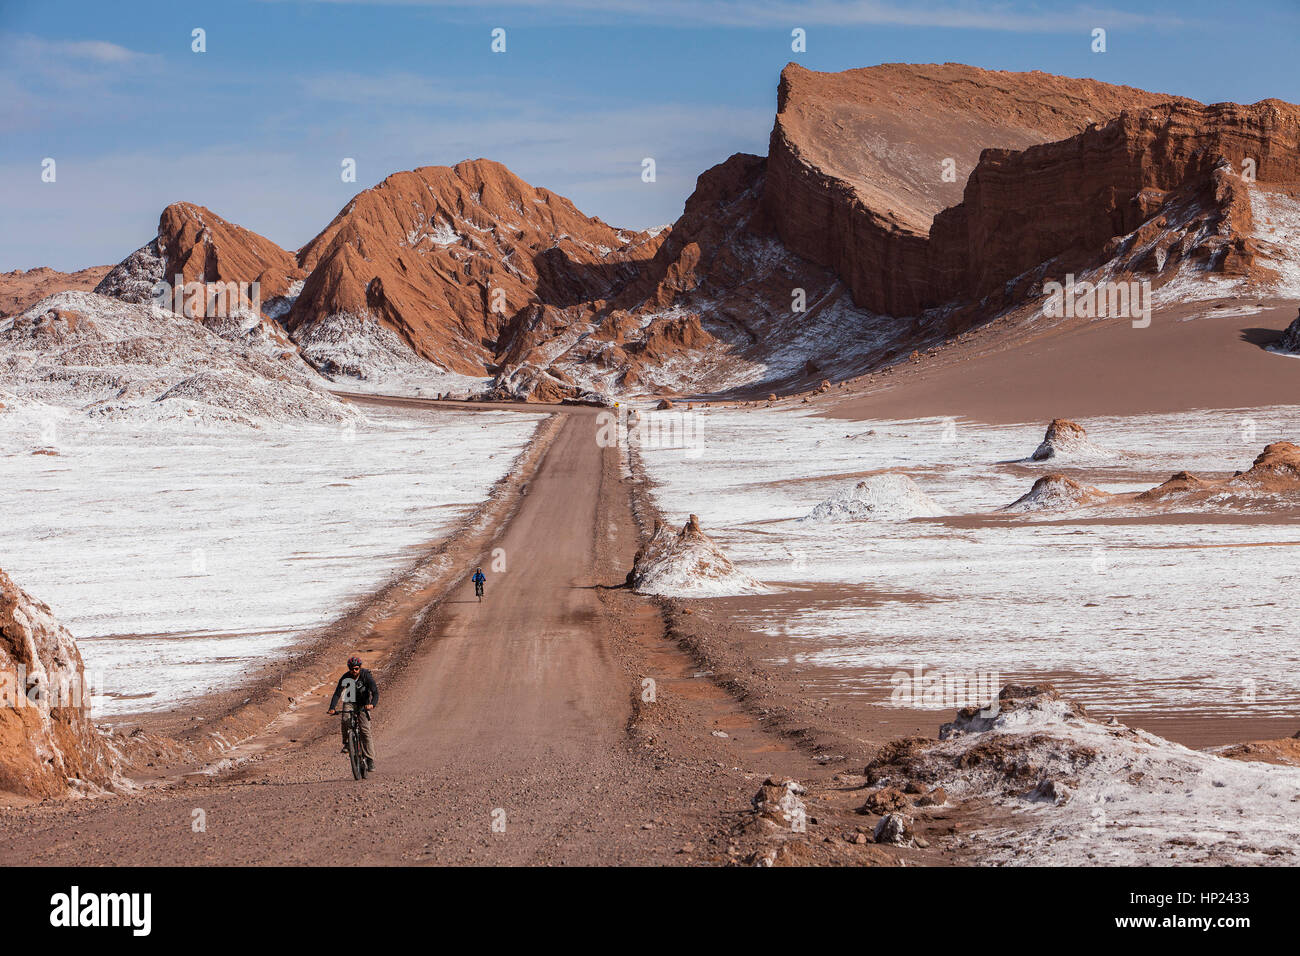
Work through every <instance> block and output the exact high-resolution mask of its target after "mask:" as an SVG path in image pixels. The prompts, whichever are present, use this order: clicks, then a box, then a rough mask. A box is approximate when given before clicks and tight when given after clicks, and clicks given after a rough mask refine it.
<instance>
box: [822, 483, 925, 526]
mask: <svg viewBox="0 0 1300 956" xmlns="http://www.w3.org/2000/svg"><path fill="white" fill-rule="evenodd" d="M943 513H944V512H943V509H942V508H940V507H939V506H938V505H937V504H935V502H934V499H932V498H931V497H930V496H929V495H927V494H926V493H925V492H924V491H922V490H921V489H920V488H919V487H918V486H917V484H916V482H914V481H913V480H912V479H911V478H909V477H908V476H907V475H900V474H892V473H887V474H883V475H868V476H867V477H866V478H863V479H862V480H861V481H859V482H858V483H857V484H856V485H854V486H853V487H852V488H849V489H847V490H845V491H841V492H839V493H838V494H836V495H835V496H834V497H832V498H827V499H826V500H825V501H823V502H822V503H821V504H819V505H817V507H815V508H813V510H812V511H810V512H808V515H807V517H805V518H803V519H801V520H803V521H860V520H863V519H869V518H876V519H880V520H886V521H889V520H900V519H906V518H922V517H930V518H932V517H935V516H938V515H941V514H943Z"/></svg>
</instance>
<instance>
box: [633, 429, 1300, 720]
mask: <svg viewBox="0 0 1300 956" xmlns="http://www.w3.org/2000/svg"><path fill="white" fill-rule="evenodd" d="M1045 411H1047V412H1048V414H1050V412H1051V410H1045ZM696 414H697V415H700V416H702V418H703V425H704V427H703V428H702V429H699V430H698V431H699V433H700V434H701V435H702V436H703V437H702V441H701V442H699V443H697V444H695V445H693V446H692V447H690V448H666V447H661V448H645V449H642V451H641V457H642V460H643V461H644V463H645V466H646V470H647V472H648V475H649V477H650V478H651V479H653V481H654V482H655V483H656V485H655V486H654V487H653V490H652V494H653V497H654V500H655V501H656V503H657V504H658V506H659V508H660V510H661V511H662V512H663V513H664V515H665V518H666V519H667V520H669V521H670V522H673V523H680V522H681V521H683V520H684V519H685V517H686V515H687V514H688V513H692V512H693V513H696V514H698V515H699V516H700V520H701V522H702V523H703V525H704V527H706V528H708V529H709V533H710V534H711V535H712V536H713V538H714V539H715V540H716V541H717V542H718V544H719V546H720V547H722V548H723V550H724V551H726V553H727V554H728V555H729V556H730V558H731V559H732V560H733V561H734V562H735V563H736V564H737V566H739V567H741V568H743V569H745V571H746V572H747V573H749V574H751V575H752V576H754V577H755V578H757V579H759V580H761V581H763V582H765V583H767V584H768V585H770V586H774V587H776V588H778V589H784V590H787V591H788V590H791V589H795V590H799V589H804V588H807V587H811V586H820V587H821V588H822V590H821V591H820V592H819V594H818V596H817V597H816V598H815V599H810V600H809V601H808V602H807V603H806V604H805V605H804V606H799V605H798V604H795V606H793V607H792V606H791V602H790V600H789V595H785V596H783V597H782V598H774V599H773V602H777V601H779V602H780V609H779V611H777V610H774V609H773V608H774V607H775V604H772V605H770V606H769V604H768V602H764V601H763V600H760V599H748V600H746V601H745V602H744V603H743V604H739V605H738V606H737V607H736V608H735V609H734V610H735V613H737V614H738V615H739V618H740V621H741V623H743V624H745V625H747V626H749V627H752V628H754V629H756V630H759V631H763V632H767V633H771V634H775V635H784V636H788V637H789V638H791V639H792V640H793V642H794V644H793V648H794V650H793V652H792V655H791V657H790V663H792V664H794V665H795V666H825V667H830V668H834V669H836V670H837V671H838V672H839V673H841V674H842V675H843V676H842V678H841V679H839V680H837V681H834V682H833V686H831V687H828V689H831V690H843V689H849V690H855V691H858V692H861V693H863V694H865V695H866V696H867V697H868V698H869V699H873V700H877V701H880V702H887V701H888V700H889V699H890V695H891V691H892V685H891V684H890V681H889V677H890V675H891V674H893V673H895V672H898V671H907V672H911V671H912V669H913V668H914V667H916V666H918V665H922V666H924V667H926V668H932V669H938V670H940V671H947V672H958V673H977V672H978V673H986V674H987V673H1000V674H1002V675H1003V676H1004V677H1008V676H1010V675H1012V674H1023V673H1026V672H1032V673H1042V672H1062V673H1066V674H1069V675H1071V676H1070V677H1069V678H1068V680H1063V684H1062V686H1063V690H1067V691H1068V692H1069V694H1070V695H1071V696H1074V697H1079V698H1081V699H1083V700H1084V702H1085V703H1088V704H1094V703H1096V704H1099V705H1101V706H1104V707H1106V708H1108V709H1123V710H1124V711H1127V712H1135V711H1152V712H1157V713H1160V714H1165V715H1171V714H1176V713H1180V712H1196V713H1204V714H1225V715H1232V716H1260V717H1262V716H1292V715H1293V714H1294V706H1293V704H1294V701H1295V699H1296V697H1297V696H1300V649H1298V648H1297V647H1296V644H1295V641H1294V637H1293V635H1292V634H1291V633H1290V624H1289V614H1288V612H1287V610H1286V608H1287V605H1286V603H1285V595H1287V594H1290V593H1292V592H1293V590H1294V581H1293V578H1294V566H1295V560H1296V556H1297V554H1300V551H1297V548H1298V547H1300V529H1297V527H1296V525H1295V524H1294V523H1293V522H1289V521H1276V520H1275V521H1272V522H1270V521H1268V520H1260V519H1261V517H1263V518H1267V515H1268V514H1270V513H1275V512H1269V511H1267V510H1266V509H1267V508H1275V507H1276V506H1277V504H1278V502H1277V500H1276V499H1273V500H1271V501H1270V500H1269V499H1267V498H1260V499H1259V500H1257V501H1254V502H1253V503H1252V502H1250V501H1247V500H1245V499H1243V498H1242V497H1241V496H1240V495H1237V496H1235V497H1234V498H1233V500H1227V499H1224V500H1221V501H1218V502H1215V501H1209V502H1204V501H1202V502H1189V503H1185V504H1184V503H1180V502H1177V501H1174V502H1170V503H1167V504H1162V505H1161V506H1160V509H1154V510H1153V508H1152V507H1151V506H1149V505H1141V504H1133V503H1129V504H1124V505H1118V506H1109V505H1107V506H1104V507H1101V511H1100V512H1097V511H1096V509H1093V508H1089V509H1086V514H1084V515H1081V516H1080V519H1076V518H1075V516H1074V515H1071V514H1068V513H1067V514H1065V515H1062V514H1061V513H1054V512H1031V513H1026V514H1022V515H1017V516H1016V518H1015V519H1013V520H1008V519H1007V518H1006V517H991V516H993V515H995V514H996V512H997V511H998V509H999V508H1002V507H1003V506H1005V505H1006V504H1007V503H1008V502H1012V501H1015V500H1016V499H1017V498H1019V497H1021V496H1022V495H1024V494H1025V490H1026V484H1027V482H1030V481H1032V480H1033V479H1034V478H1035V477H1039V476H1042V475H1044V474H1047V473H1049V469H1050V471H1051V472H1057V471H1061V470H1062V469H1063V468H1064V469H1065V470H1067V471H1069V473H1070V474H1071V475H1072V476H1074V477H1075V478H1076V479H1077V480H1080V481H1083V482H1084V483H1086V484H1089V485H1095V486H1096V487H1098V488H1100V489H1102V490H1103V491H1107V492H1112V493H1132V492H1140V491H1145V490H1146V489H1149V488H1151V487H1152V486H1154V485H1156V484H1158V483H1160V482H1162V481H1164V480H1165V479H1166V478H1168V477H1169V476H1170V475H1171V474H1173V473H1174V472H1176V471H1178V470H1180V469H1183V468H1187V469H1190V470H1193V471H1195V472H1197V473H1199V474H1204V475H1207V476H1220V477H1226V476H1227V475H1230V474H1231V473H1232V472H1233V471H1235V470H1237V469H1244V468H1246V467H1249V465H1250V463H1251V461H1252V460H1253V459H1254V458H1255V456H1256V455H1257V454H1259V452H1260V450H1261V448H1263V446H1264V445H1265V444H1267V443H1269V442H1272V441H1275V440H1278V439H1282V438H1292V437H1294V436H1295V435H1297V434H1300V408H1296V407H1292V406H1287V407H1277V408H1254V409H1235V410H1233V409H1228V410H1220V411H1198V412H1191V413H1186V414H1179V415H1159V416H1149V415H1141V416H1134V417H1132V418H1095V419H1089V420H1088V421H1087V423H1086V424H1087V428H1088V431H1089V434H1090V435H1091V436H1093V437H1094V438H1095V440H1096V441H1097V442H1098V443H1099V444H1104V446H1105V447H1106V448H1108V449H1110V450H1112V451H1113V452H1114V456H1113V457H1112V458H1110V459H1107V460H1105V461H1100V462H1093V463H1089V464H1088V465H1087V467H1086V469H1083V470H1077V471H1076V470H1072V469H1071V463H1070V462H1069V460H1068V459H1067V460H1064V461H1056V462H1043V463H1036V462H1028V463H1027V462H1024V461H1023V460H1022V459H1021V456H1023V455H1024V453H1025V449H1026V448H1033V447H1034V446H1035V443H1036V442H1038V440H1039V439H1040V438H1041V437H1042V434H1043V431H1042V430H1043V424H1042V420H1039V421H1037V422H1030V423H1025V424H1021V425H1005V426H989V425H980V424H973V423H967V422H964V421H959V420H956V419H924V420H913V421H888V422H847V421H838V420H831V419H824V418H820V417H818V416H816V415H815V414H814V413H812V412H811V411H807V410H796V409H791V408H776V409H770V410H763V409H706V408H701V407H700V406H697V411H696ZM882 470H894V471H902V472H905V473H906V474H908V475H909V476H911V477H912V478H913V479H914V480H915V482H916V483H917V485H918V486H919V487H920V488H921V489H922V490H923V491H924V492H925V494H926V495H928V496H929V497H930V498H931V499H933V500H934V501H935V502H936V504H937V505H938V506H939V507H941V508H942V509H943V510H944V511H945V512H947V513H948V517H946V518H923V519H914V520H910V521H893V522H847V523H836V522H812V521H800V520H798V519H800V518H803V517H804V516H806V515H808V514H809V513H810V512H811V511H812V510H813V509H814V508H815V507H816V506H817V505H818V504H820V503H822V502H824V501H825V500H826V499H827V498H829V497H831V496H832V495H834V494H835V493H836V492H837V491H838V490H840V489H842V488H843V487H844V486H845V485H846V484H848V483H850V482H856V481H858V480H860V479H861V478H862V477H864V476H865V475H866V474H869V473H874V472H879V471H882ZM1161 509H1167V510H1161ZM963 516H979V517H977V518H976V519H975V520H971V519H969V518H964V517H963ZM1175 517H1177V523H1176V524H1172V525H1171V524H1167V523H1163V522H1165V521H1169V520H1172V519H1173V518H1175ZM1076 520H1078V523H1072V522H1074V521H1076Z"/></svg>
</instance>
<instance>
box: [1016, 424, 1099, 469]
mask: <svg viewBox="0 0 1300 956" xmlns="http://www.w3.org/2000/svg"><path fill="white" fill-rule="evenodd" d="M1104 455H1105V452H1104V451H1103V450H1102V449H1101V448H1098V447H1097V446H1096V445H1094V444H1093V443H1092V442H1091V441H1090V440H1089V439H1088V432H1087V431H1086V430H1085V429H1084V427H1083V426H1082V425H1079V424H1077V423H1075V422H1072V421H1070V420H1069V419H1066V418H1054V419H1052V421H1051V423H1050V424H1049V425H1048V426H1047V431H1046V432H1044V434H1043V440H1042V441H1041V442H1040V443H1039V445H1038V447H1037V448H1035V449H1034V453H1033V454H1032V455H1030V456H1029V457H1030V460H1031V461H1049V460H1051V459H1053V458H1058V457H1062V456H1064V457H1072V458H1093V457H1101V456H1104Z"/></svg>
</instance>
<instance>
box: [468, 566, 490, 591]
mask: <svg viewBox="0 0 1300 956" xmlns="http://www.w3.org/2000/svg"><path fill="white" fill-rule="evenodd" d="M472 580H473V581H474V595H475V596H476V597H482V596H483V582H484V581H486V580H487V578H485V577H483V569H482V568H475V569H474V577H473V579H472Z"/></svg>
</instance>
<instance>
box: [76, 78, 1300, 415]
mask: <svg viewBox="0 0 1300 956" xmlns="http://www.w3.org/2000/svg"><path fill="white" fill-rule="evenodd" d="M776 105H777V112H776V119H775V124H774V127H773V130H772V134H771V138H770V144H769V153H768V156H767V157H759V156H750V155H745V154H738V155H736V156H733V157H731V158H730V159H728V160H726V161H725V162H723V163H720V164H718V165H717V166H715V167H713V168H712V169H709V170H707V171H706V172H704V173H703V174H702V175H701V176H700V177H699V180H698V182H697V185H696V189H695V192H694V193H693V194H692V195H691V196H690V197H689V198H688V199H687V201H686V204H685V208H684V210H683V213H682V216H681V217H680V218H679V219H678V220H677V222H675V223H674V224H673V225H672V226H671V227H665V228H662V229H658V230H649V231H645V232H633V231H629V230H622V229H617V228H615V227H613V226H610V225H607V224H606V223H604V222H602V221H600V220H599V219H595V218H592V217H588V216H586V215H584V214H583V213H581V212H580V211H579V210H578V209H576V208H575V207H574V205H573V204H572V203H571V202H569V201H568V200H567V199H565V198H563V197H561V196H558V195H556V194H554V193H552V192H549V191H548V190H546V189H541V188H537V187H534V186H531V185H529V184H528V183H526V182H524V181H523V180H521V179H519V178H518V177H517V176H515V175H514V174H513V173H511V172H510V171H509V170H508V169H506V168H505V167H504V166H502V165H500V164H499V163H494V162H490V161H488V160H483V159H479V160H473V161H466V162H463V163H460V164H458V165H456V166H454V167H421V168H419V169H415V170H412V171H409V172H401V173H396V174H394V175H392V176H390V177H389V178H388V179H386V180H384V181H383V182H382V183H380V184H379V185H378V186H376V187H374V188H372V189H367V190H365V191H363V192H361V193H360V194H358V195H357V196H356V197H355V198H354V199H353V200H352V201H351V202H349V203H348V204H347V206H345V207H344V209H343V210H342V211H340V212H339V214H338V215H337V216H336V217H335V218H334V220H333V221H332V222H331V223H330V224H329V225H328V226H327V227H326V228H325V230H324V231H322V232H321V233H320V234H319V235H318V236H316V237H315V238H314V239H312V240H311V241H310V242H309V243H307V244H306V245H305V246H304V247H303V248H302V249H300V250H298V251H297V253H296V254H295V253H289V252H287V251H286V250H283V249H281V248H279V247H278V246H276V245H275V244H274V243H272V242H270V241H269V240H266V239H264V238H263V237H261V236H257V235H256V234H254V233H251V232H249V231H247V230H244V229H241V228H240V227H238V226H235V225H233V224H231V223H228V222H226V221H225V220H223V219H221V218H220V217H219V216H216V215H215V214H214V213H212V212H210V211H209V210H206V209H203V208H202V207H199V206H194V205H191V204H186V203H178V204H174V205H172V206H169V207H167V209H166V210H164V212H163V216H162V219H161V221H160V223H159V233H158V237H157V238H156V239H155V240H154V241H153V242H151V243H149V244H147V245H146V246H145V247H143V248H142V249H140V250H138V251H137V252H136V253H134V254H133V255H132V257H130V258H129V259H128V260H127V261H126V262H124V263H123V264H122V265H120V266H119V267H117V268H116V269H114V270H113V271H112V272H111V273H110V274H109V275H108V276H107V277H105V279H104V281H103V282H102V283H101V284H100V286H99V288H98V291H100V292H102V293H104V294H106V295H112V296H116V297H119V298H126V299H128V300H138V299H139V297H140V296H141V292H142V290H145V289H146V288H147V286H150V285H151V284H152V281H156V277H160V276H162V275H175V274H177V273H179V274H181V275H182V276H184V278H185V279H186V280H187V281H203V282H208V283H214V282H230V281H243V282H252V281H257V282H259V283H260V285H261V287H262V292H263V303H262V313H261V316H260V317H247V316H246V317H243V318H241V319H239V320H235V321H229V320H227V321H224V322H217V321H214V320H213V319H211V318H210V317H205V318H204V319H203V321H204V322H205V323H206V324H208V325H209V326H210V327H211V328H212V329H213V330H214V331H216V332H217V333H218V334H220V335H223V336H225V337H227V338H234V339H242V340H245V341H251V340H254V339H255V340H257V341H258V342H260V343H261V344H262V345H263V346H264V347H265V348H267V349H283V350H290V349H297V350H298V352H299V353H300V354H301V355H302V356H303V358H304V359H305V360H306V361H307V362H308V363H310V364H311V365H312V366H313V367H315V368H316V369H318V370H319V371H320V372H321V373H322V374H324V375H326V376H328V377H330V378H333V379H335V380H336V381H340V382H344V381H353V382H368V383H369V385H370V386H373V387H382V388H393V387H404V388H413V389H423V390H425V391H426V392H427V391H430V390H432V391H436V392H441V391H449V390H450V391H457V392H459V393H479V394H483V395H485V396H488V397H495V398H508V399H529V400H542V401H558V400H563V399H573V398H581V397H587V398H599V397H600V396H608V395H618V394H654V393H682V394H707V393H722V392H728V391H735V390H737V389H747V390H749V391H751V392H752V391H754V390H756V389H762V390H763V393H766V391H767V390H769V389H799V388H806V387H808V386H811V385H816V384H817V383H819V382H821V381H822V380H823V379H824V378H832V379H833V378H842V377H847V376H850V375H853V374H857V373H859V372H862V371H865V370H868V369H870V368H874V367H878V366H880V365H883V364H887V363H890V362H893V361H896V360H899V359H901V358H903V357H905V356H907V355H908V354H910V353H911V352H912V351H913V350H914V349H917V348H923V347H926V346H928V345H931V344H935V343H938V342H941V341H942V340H943V339H945V338H946V337H948V336H950V335H952V334H954V333H957V332H960V331H963V330H964V329H966V328H969V327H970V326H972V325H974V324H977V323H980V322H983V321H986V320H988V319H990V318H993V317H995V316H997V315H999V314H1003V313H1005V312H1006V311H1008V310H1010V309H1014V308H1017V307H1023V306H1026V305H1027V304H1029V305H1033V304H1034V303H1036V302H1038V300H1040V299H1041V298H1043V296H1044V289H1045V284H1046V283H1049V282H1051V281H1059V280H1060V279H1061V278H1062V277H1063V276H1065V275H1067V274H1073V273H1079V274H1081V275H1083V274H1095V275H1096V276H1103V275H1104V276H1105V277H1108V278H1120V279H1123V278H1129V277H1140V278H1143V279H1149V280H1150V282H1151V285H1152V286H1155V287H1158V286H1160V285H1162V284H1164V283H1166V282H1168V281H1170V280H1172V279H1173V278H1175V277H1179V276H1182V277H1188V276H1190V277H1191V280H1192V281H1194V282H1195V281H1199V280H1200V278H1201V277H1204V276H1219V277H1228V278H1235V279H1241V280H1244V281H1248V282H1251V283H1257V284H1259V283H1262V284H1265V285H1267V284H1268V283H1269V282H1274V283H1276V282H1278V281H1281V279H1282V278H1285V279H1286V281H1288V282H1294V283H1296V284H1300V268H1297V266H1296V260H1295V257H1294V250H1293V245H1294V243H1293V240H1294V239H1295V238H1296V236H1294V235H1293V234H1292V233H1294V232H1295V231H1296V230H1295V229H1293V228H1292V226H1293V225H1294V222H1300V187H1298V186H1297V184H1300V168H1298V163H1300V159H1297V157H1298V156H1300V151H1298V150H1297V145H1298V143H1300V108H1297V107H1295V106H1292V105H1290V104H1286V103H1281V102H1280V101H1276V100H1265V101H1263V102H1261V103H1257V104H1254V105H1253V106H1239V105H1236V104H1217V105H1214V106H1205V105H1202V104H1200V103H1196V102H1194V101H1192V100H1188V99H1185V98H1182V97H1175V96H1168V95H1165V94H1159V93H1149V92H1145V91H1142V90H1137V89H1133V88H1131V87H1124V86H1114V85H1110V84H1106V83H1100V82H1097V81H1093V80H1081V79H1073V78H1067V77H1058V76H1051V75H1049V74H1045V73H1037V72H1035V73H1007V72H996V71H987V70H980V69H977V68H974V67H968V66H963V65H960V64H951V63H949V64H942V65H934V64H930V65H905V64H885V65H882V66H875V67H868V68H865V69H860V70H848V71H845V72H843V73H834V74H828V73H816V72H813V71H810V70H806V69H804V68H803V67H800V66H798V65H796V64H790V65H789V66H787V67H786V68H785V70H784V71H783V72H782V74H781V79H780V83H779V86H778V90H777V104H776ZM1283 272H1284V273H1285V276H1282V273H1283ZM1280 277H1281V278H1280ZM290 340H292V341H290Z"/></svg>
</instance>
